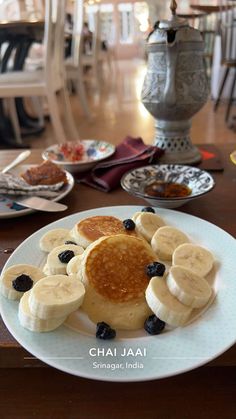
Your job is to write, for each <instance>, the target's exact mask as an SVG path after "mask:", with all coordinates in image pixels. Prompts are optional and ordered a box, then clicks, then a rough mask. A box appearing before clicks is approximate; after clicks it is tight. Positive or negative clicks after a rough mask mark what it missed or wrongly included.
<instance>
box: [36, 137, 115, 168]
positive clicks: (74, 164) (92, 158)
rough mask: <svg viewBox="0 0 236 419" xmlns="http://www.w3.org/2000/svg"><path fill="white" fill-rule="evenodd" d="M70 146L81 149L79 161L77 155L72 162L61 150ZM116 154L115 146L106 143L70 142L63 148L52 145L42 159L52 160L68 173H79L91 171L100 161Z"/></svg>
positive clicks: (95, 141)
mask: <svg viewBox="0 0 236 419" xmlns="http://www.w3.org/2000/svg"><path fill="white" fill-rule="evenodd" d="M68 145H70V146H72V147H74V149H75V148H76V147H81V150H80V152H79V153H78V159H77V160H76V157H75V153H74V155H73V160H72V158H68V157H67V156H66V155H67V153H65V152H63V149H61V147H63V146H65V147H67V146H68ZM67 151H68V150H67ZM114 152H115V146H114V145H113V144H110V143H107V142H106V141H98V140H80V141H79V142H77V143H76V142H75V143H70V142H68V143H66V144H64V145H62V146H61V145H59V144H54V145H51V146H50V147H48V148H47V149H46V150H45V151H44V152H43V153H42V157H43V159H44V160H51V161H52V162H53V163H56V164H57V165H59V166H60V165H61V166H63V167H64V169H66V170H67V171H68V172H71V173H78V172H85V171H86V170H89V169H91V168H92V167H93V166H95V165H96V164H97V163H98V162H99V161H101V160H104V159H106V158H108V157H110V156H111V155H112V154H113V153H114ZM71 155H72V154H71Z"/></svg>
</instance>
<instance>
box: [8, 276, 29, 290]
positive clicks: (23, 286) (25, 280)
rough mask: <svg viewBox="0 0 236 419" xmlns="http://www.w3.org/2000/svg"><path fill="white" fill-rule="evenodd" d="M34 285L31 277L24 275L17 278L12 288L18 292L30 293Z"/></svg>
mask: <svg viewBox="0 0 236 419" xmlns="http://www.w3.org/2000/svg"><path fill="white" fill-rule="evenodd" d="M33 283H34V282H33V280H32V279H31V278H30V276H28V275H25V274H22V275H19V276H17V277H16V278H15V279H14V280H13V281H12V286H13V288H14V289H15V290H16V291H21V292H25V291H29V290H30V289H31V288H32V286H33Z"/></svg>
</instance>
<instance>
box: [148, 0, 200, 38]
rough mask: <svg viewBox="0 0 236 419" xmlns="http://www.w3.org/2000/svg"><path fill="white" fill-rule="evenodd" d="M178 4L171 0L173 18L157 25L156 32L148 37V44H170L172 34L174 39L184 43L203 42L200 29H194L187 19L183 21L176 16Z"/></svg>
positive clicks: (158, 22)
mask: <svg viewBox="0 0 236 419" xmlns="http://www.w3.org/2000/svg"><path fill="white" fill-rule="evenodd" d="M176 9H177V3H176V1H175V0H171V4H170V10H171V12H172V16H171V18H170V19H169V20H160V21H157V22H156V23H155V26H154V30H153V31H152V32H151V34H150V35H149V37H148V44H157V43H163V42H166V41H167V42H168V43H169V39H172V37H169V36H168V35H169V34H170V33H174V34H175V36H174V38H175V39H176V40H178V41H182V42H193V41H195V42H201V41H202V37H201V33H200V31H199V30H198V29H194V28H192V27H191V26H189V23H188V20H187V19H181V18H179V17H178V16H177V14H176Z"/></svg>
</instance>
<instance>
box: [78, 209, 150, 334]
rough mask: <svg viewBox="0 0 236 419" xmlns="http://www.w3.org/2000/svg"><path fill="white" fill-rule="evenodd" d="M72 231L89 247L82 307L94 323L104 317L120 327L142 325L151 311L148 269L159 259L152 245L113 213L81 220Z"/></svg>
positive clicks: (83, 268)
mask: <svg viewBox="0 0 236 419" xmlns="http://www.w3.org/2000/svg"><path fill="white" fill-rule="evenodd" d="M72 234H73V237H74V238H75V240H76V242H77V243H78V244H80V245H82V246H84V247H86V250H85V252H84V253H83V255H82V256H81V267H80V276H81V279H82V281H83V283H84V285H85V288H86V293H85V298H84V302H83V306H82V309H83V310H84V311H85V312H86V313H87V315H88V316H89V318H90V319H91V320H92V321H93V322H95V323H97V322H100V321H104V322H106V323H108V324H109V325H110V326H111V327H114V328H117V329H129V330H132V329H139V328H141V327H143V324H144V321H145V319H146V318H147V317H148V316H149V315H150V313H151V311H150V308H149V307H148V305H147V303H146V299H145V290H146V288H147V286H148V282H149V278H148V277H147V274H146V272H145V270H146V266H147V265H148V264H149V263H151V262H153V261H154V260H156V256H155V254H154V252H153V251H152V249H151V247H150V245H149V244H148V243H147V242H146V241H145V240H143V239H141V238H139V237H137V235H136V233H135V231H127V230H125V228H124V226H123V223H122V221H120V220H118V219H117V218H115V217H110V216H107V217H106V216H105V217H104V216H97V217H90V218H87V219H85V220H82V221H80V222H79V223H78V224H76V225H75V227H74V228H73V231H72Z"/></svg>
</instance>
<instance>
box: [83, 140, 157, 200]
mask: <svg viewBox="0 0 236 419" xmlns="http://www.w3.org/2000/svg"><path fill="white" fill-rule="evenodd" d="M163 153H164V150H162V149H160V148H158V147H155V146H150V145H146V144H144V142H143V140H142V138H132V137H126V138H125V139H124V141H122V143H120V144H119V145H118V146H117V148H116V151H115V153H114V154H113V155H112V156H111V157H109V158H108V159H106V160H105V161H103V162H101V163H98V164H97V165H96V166H95V167H94V168H93V170H92V171H91V172H90V173H89V174H87V175H86V176H85V177H84V178H83V179H78V180H77V181H78V182H79V183H85V184H86V185H89V186H92V187H93V188H96V189H99V190H101V191H103V192H110V191H111V190H113V189H115V188H117V187H118V186H119V185H120V180H121V177H122V176H123V174H124V173H126V172H127V171H128V170H132V169H135V168H137V167H141V166H145V165H147V164H154V163H157V160H158V158H159V157H160V156H162V154H163Z"/></svg>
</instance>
